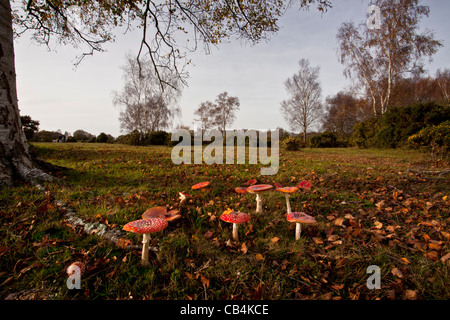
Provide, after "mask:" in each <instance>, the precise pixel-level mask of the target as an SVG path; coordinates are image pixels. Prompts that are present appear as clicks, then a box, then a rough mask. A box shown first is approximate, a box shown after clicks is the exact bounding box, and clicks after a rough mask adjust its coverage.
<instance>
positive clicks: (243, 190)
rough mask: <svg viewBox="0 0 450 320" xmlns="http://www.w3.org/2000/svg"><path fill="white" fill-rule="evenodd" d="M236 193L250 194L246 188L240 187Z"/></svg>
mask: <svg viewBox="0 0 450 320" xmlns="http://www.w3.org/2000/svg"><path fill="white" fill-rule="evenodd" d="M234 191H236V193H239V194H246V193H248V191H247V188H245V187H238V188H236V189H234Z"/></svg>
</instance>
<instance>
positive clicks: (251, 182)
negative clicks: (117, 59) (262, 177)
mask: <svg viewBox="0 0 450 320" xmlns="http://www.w3.org/2000/svg"><path fill="white" fill-rule="evenodd" d="M257 182H258V181H257V180H256V179H250V180H248V181H247V183H246V184H247V185H248V186H252V185H254V184H256V183H257Z"/></svg>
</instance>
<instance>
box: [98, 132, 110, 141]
mask: <svg viewBox="0 0 450 320" xmlns="http://www.w3.org/2000/svg"><path fill="white" fill-rule="evenodd" d="M96 140H97V142H98V143H107V142H108V136H107V134H106V133H104V132H101V133H100V134H99V135H98V136H97V139H96Z"/></svg>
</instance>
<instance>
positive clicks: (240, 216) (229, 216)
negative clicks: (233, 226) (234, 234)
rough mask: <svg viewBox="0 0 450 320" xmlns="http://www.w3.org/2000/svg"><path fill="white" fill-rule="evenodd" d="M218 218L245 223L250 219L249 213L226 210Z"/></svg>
mask: <svg viewBox="0 0 450 320" xmlns="http://www.w3.org/2000/svg"><path fill="white" fill-rule="evenodd" d="M220 219H221V220H223V221H225V222H229V223H245V222H248V221H249V220H250V215H249V214H247V213H244V212H236V211H233V210H227V211H225V212H224V213H223V214H222V215H221V216H220Z"/></svg>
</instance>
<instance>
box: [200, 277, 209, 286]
mask: <svg viewBox="0 0 450 320" xmlns="http://www.w3.org/2000/svg"><path fill="white" fill-rule="evenodd" d="M200 281H201V282H202V285H203V286H204V287H206V288H209V279H208V278H206V277H205V276H203V275H202V274H201V275H200Z"/></svg>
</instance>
